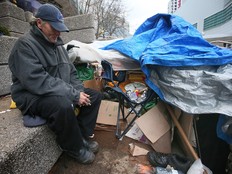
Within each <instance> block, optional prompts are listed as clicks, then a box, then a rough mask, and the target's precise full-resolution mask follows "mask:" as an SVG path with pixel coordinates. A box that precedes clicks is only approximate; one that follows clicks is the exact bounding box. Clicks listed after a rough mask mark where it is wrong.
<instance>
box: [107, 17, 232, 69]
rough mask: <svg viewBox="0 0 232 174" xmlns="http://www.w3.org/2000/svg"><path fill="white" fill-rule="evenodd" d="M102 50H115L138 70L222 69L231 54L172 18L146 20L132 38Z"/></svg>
mask: <svg viewBox="0 0 232 174" xmlns="http://www.w3.org/2000/svg"><path fill="white" fill-rule="evenodd" d="M103 49H105V50H108V49H114V50H117V51H119V52H121V53H123V54H125V55H127V56H129V57H131V58H133V59H136V60H138V61H140V63H141V66H144V65H147V64H151V65H162V66H199V65H223V64H227V63H231V62H232V51H231V50H229V49H223V48H219V47H217V46H215V45H212V44H210V43H209V42H207V41H206V40H204V38H203V37H202V35H201V34H200V33H199V31H198V30H197V29H196V28H195V27H194V26H193V25H191V24H190V23H188V22H186V21H185V20H183V19H182V18H181V17H178V16H175V15H171V14H156V15H154V16H152V17H150V18H148V19H147V20H146V21H145V22H144V23H143V24H142V25H141V26H140V27H139V28H138V29H137V30H136V32H135V34H134V35H133V36H132V37H129V38H126V39H123V40H119V41H116V42H114V43H112V44H110V45H107V46H106V47H104V48H103Z"/></svg>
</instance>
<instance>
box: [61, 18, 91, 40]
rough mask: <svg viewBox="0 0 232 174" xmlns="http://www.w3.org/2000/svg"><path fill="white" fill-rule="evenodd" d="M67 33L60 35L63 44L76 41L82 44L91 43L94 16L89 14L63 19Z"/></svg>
mask: <svg viewBox="0 0 232 174" xmlns="http://www.w3.org/2000/svg"><path fill="white" fill-rule="evenodd" d="M64 22H65V24H66V26H67V27H68V28H69V32H66V33H62V34H61V37H62V39H63V41H64V43H67V42H69V41H71V40H78V41H80V42H83V43H92V42H93V41H94V40H95V28H94V26H95V25H94V16H93V15H91V14H87V15H77V16H71V17H66V18H65V19H64Z"/></svg>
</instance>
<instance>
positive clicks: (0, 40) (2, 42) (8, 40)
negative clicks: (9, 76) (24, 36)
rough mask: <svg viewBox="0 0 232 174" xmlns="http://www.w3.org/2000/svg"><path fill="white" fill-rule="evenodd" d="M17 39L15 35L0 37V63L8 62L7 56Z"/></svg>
mask: <svg viewBox="0 0 232 174" xmlns="http://www.w3.org/2000/svg"><path fill="white" fill-rule="evenodd" d="M17 39H18V38H17V37H9V36H1V37H0V48H1V51H0V64H6V63H8V57H9V55H10V52H11V49H12V48H13V46H14V44H15V42H16V41H17Z"/></svg>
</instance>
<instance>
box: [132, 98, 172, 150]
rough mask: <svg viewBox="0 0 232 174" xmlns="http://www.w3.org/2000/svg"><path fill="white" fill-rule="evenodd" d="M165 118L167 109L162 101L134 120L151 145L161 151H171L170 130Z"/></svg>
mask: <svg viewBox="0 0 232 174" xmlns="http://www.w3.org/2000/svg"><path fill="white" fill-rule="evenodd" d="M167 118H168V111H167V109H166V107H165V105H164V103H163V102H159V103H158V104H157V105H156V106H155V107H153V108H152V109H150V110H149V111H148V112H146V113H145V114H143V115H142V116H141V117H139V118H138V119H137V120H136V121H135V122H136V124H137V125H138V127H139V128H140V129H141V131H142V132H143V133H144V135H145V136H146V137H147V138H148V139H149V140H150V142H151V146H152V147H153V148H154V149H155V150H156V151H158V152H163V153H171V131H170V125H169V123H168V121H167Z"/></svg>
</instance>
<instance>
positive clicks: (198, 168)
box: [187, 159, 213, 174]
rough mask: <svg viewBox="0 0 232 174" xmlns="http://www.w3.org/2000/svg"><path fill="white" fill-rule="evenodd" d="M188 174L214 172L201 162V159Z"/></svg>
mask: <svg viewBox="0 0 232 174" xmlns="http://www.w3.org/2000/svg"><path fill="white" fill-rule="evenodd" d="M204 171H205V173H204ZM187 174H213V172H212V171H211V170H210V169H209V168H208V167H206V166H204V165H203V164H202V162H201V159H197V160H196V161H194V163H193V164H192V165H191V167H190V168H189V170H188V172H187Z"/></svg>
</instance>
